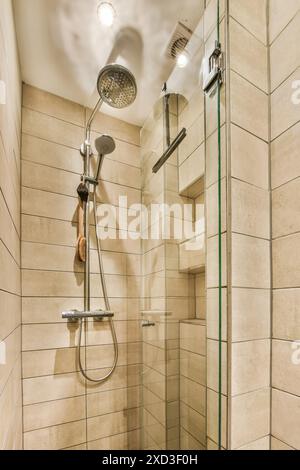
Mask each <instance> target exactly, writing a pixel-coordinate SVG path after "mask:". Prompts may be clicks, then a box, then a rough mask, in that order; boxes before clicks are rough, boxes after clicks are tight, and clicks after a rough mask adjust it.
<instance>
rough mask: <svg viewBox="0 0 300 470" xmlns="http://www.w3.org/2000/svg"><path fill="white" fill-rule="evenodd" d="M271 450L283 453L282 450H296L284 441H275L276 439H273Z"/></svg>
mask: <svg viewBox="0 0 300 470" xmlns="http://www.w3.org/2000/svg"><path fill="white" fill-rule="evenodd" d="M271 450H277V451H282V450H294V449H293V448H292V447H290V446H288V445H287V444H285V443H284V442H282V441H279V440H278V439H275V437H271Z"/></svg>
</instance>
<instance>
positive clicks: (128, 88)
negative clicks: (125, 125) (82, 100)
mask: <svg viewBox="0 0 300 470" xmlns="http://www.w3.org/2000/svg"><path fill="white" fill-rule="evenodd" d="M97 88H98V92H99V95H100V98H101V99H102V100H103V101H104V103H106V104H108V105H109V106H112V107H113V108H118V109H121V108H126V107H127V106H129V105H131V104H132V103H133V102H134V100H135V98H136V95H137V86H136V81H135V78H134V76H133V75H132V73H131V72H130V71H129V70H128V69H126V68H125V67H123V66H122V65H117V64H111V65H107V66H106V67H104V68H103V69H102V70H101V72H100V74H99V77H98V82H97Z"/></svg>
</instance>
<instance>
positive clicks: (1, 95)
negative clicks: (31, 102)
mask: <svg viewBox="0 0 300 470" xmlns="http://www.w3.org/2000/svg"><path fill="white" fill-rule="evenodd" d="M1 104H6V85H5V82H4V81H3V80H0V105H1Z"/></svg>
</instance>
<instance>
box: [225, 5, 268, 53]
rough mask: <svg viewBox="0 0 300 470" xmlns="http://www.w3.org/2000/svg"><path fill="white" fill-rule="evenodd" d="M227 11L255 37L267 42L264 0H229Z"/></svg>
mask: <svg viewBox="0 0 300 470" xmlns="http://www.w3.org/2000/svg"><path fill="white" fill-rule="evenodd" d="M272 1H273V0H272ZM229 12H230V15H231V16H233V18H235V19H236V20H237V21H238V22H239V23H241V24H242V25H243V26H244V27H245V28H246V29H248V30H249V31H250V32H251V33H252V34H253V35H254V36H255V37H256V38H257V39H259V40H260V41H262V42H263V43H264V44H267V28H266V24H267V2H266V0H230V10H229Z"/></svg>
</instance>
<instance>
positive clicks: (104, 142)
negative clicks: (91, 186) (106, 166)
mask: <svg viewBox="0 0 300 470" xmlns="http://www.w3.org/2000/svg"><path fill="white" fill-rule="evenodd" d="M95 147H96V150H97V152H98V163H97V170H96V175H95V180H96V181H98V180H99V176H100V171H101V167H102V163H103V160H104V157H105V155H109V154H110V153H113V152H114V151H115V149H116V143H115V141H114V139H113V138H112V137H110V135H102V136H101V137H98V139H96V140H95Z"/></svg>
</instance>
